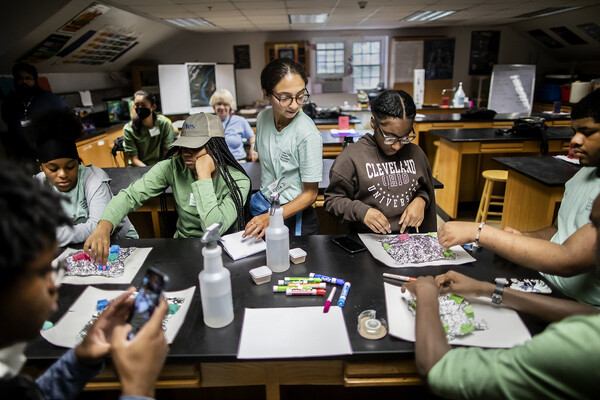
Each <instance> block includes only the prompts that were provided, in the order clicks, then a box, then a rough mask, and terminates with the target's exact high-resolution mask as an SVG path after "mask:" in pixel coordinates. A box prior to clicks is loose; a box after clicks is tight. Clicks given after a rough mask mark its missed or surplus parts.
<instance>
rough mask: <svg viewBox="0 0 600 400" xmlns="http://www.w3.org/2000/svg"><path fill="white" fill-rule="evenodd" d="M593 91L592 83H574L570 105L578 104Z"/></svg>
mask: <svg viewBox="0 0 600 400" xmlns="http://www.w3.org/2000/svg"><path fill="white" fill-rule="evenodd" d="M591 91H592V83H591V82H579V81H577V82H573V84H571V97H570V98H569V103H577V102H578V101H579V100H581V99H583V98H584V97H585V96H587V95H588V94H589V93H590V92H591Z"/></svg>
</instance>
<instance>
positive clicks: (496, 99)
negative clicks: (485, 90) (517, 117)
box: [488, 64, 535, 113]
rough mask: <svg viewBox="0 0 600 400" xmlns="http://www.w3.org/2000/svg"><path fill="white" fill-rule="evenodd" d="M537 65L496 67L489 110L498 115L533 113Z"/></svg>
mask: <svg viewBox="0 0 600 400" xmlns="http://www.w3.org/2000/svg"><path fill="white" fill-rule="evenodd" d="M534 86H535V65H519V64H514V65H508V64H507V65H500V64H498V65H494V70H493V71H492V81H491V83H490V95H489V98H488V109H490V110H494V111H496V112H497V113H531V109H532V107H533V89H534Z"/></svg>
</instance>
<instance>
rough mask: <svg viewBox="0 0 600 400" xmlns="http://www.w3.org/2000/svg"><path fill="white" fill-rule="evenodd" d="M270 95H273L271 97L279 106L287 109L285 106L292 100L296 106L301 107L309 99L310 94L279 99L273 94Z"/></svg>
mask: <svg viewBox="0 0 600 400" xmlns="http://www.w3.org/2000/svg"><path fill="white" fill-rule="evenodd" d="M272 95H273V97H275V98H276V99H277V101H278V102H279V104H281V105H282V106H283V107H287V106H289V105H291V104H292V100H294V99H295V100H296V104H298V105H299V106H301V105H302V104H304V103H306V102H308V98H309V97H310V93H308V92H305V93H304V94H301V95H299V96H296V97H287V96H282V97H279V96H278V95H276V94H275V93H272Z"/></svg>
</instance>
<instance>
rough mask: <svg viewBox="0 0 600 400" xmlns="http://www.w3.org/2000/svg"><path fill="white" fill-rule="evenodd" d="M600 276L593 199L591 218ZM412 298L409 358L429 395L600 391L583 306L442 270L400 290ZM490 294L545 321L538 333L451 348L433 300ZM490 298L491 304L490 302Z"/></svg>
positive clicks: (596, 342)
mask: <svg viewBox="0 0 600 400" xmlns="http://www.w3.org/2000/svg"><path fill="white" fill-rule="evenodd" d="M591 220H592V224H593V225H594V228H595V235H596V237H597V240H596V243H597V245H596V249H595V251H596V270H595V277H597V278H600V196H599V197H598V198H597V199H596V201H595V202H594V207H593V209H592V213H591ZM403 288H406V289H408V290H409V291H410V292H411V293H413V294H414V295H415V296H416V299H417V315H416V332H415V337H416V338H417V340H416V343H415V356H416V362H417V368H418V370H419V372H420V373H421V374H422V375H423V376H426V378H427V384H428V385H429V387H430V388H431V390H432V391H433V392H434V393H435V394H437V395H439V396H442V397H447V398H453V399H542V398H543V399H550V398H553V399H566V398H570V399H587V398H589V399H596V398H598V393H600V314H599V311H598V310H597V309H596V308H594V307H591V306H589V305H587V304H582V303H578V302H575V301H571V300H563V299H557V298H553V297H549V296H544V295H538V294H532V293H523V292H519V291H516V290H512V289H510V288H504V289H503V288H502V287H501V286H498V287H495V286H494V285H493V284H492V283H488V282H481V281H477V280H474V279H471V278H468V277H466V276H464V275H462V274H459V273H458V272H454V271H449V272H447V273H446V274H444V275H438V276H437V277H436V278H435V280H434V278H433V277H431V276H427V277H421V278H419V279H417V280H416V281H413V282H409V283H407V284H405V285H404V286H403ZM440 293H454V294H457V295H460V296H483V297H488V298H489V297H491V298H492V300H493V301H495V302H496V303H497V304H500V303H501V304H504V305H506V306H508V307H511V308H514V309H515V310H517V311H520V312H525V313H528V314H531V315H534V316H536V317H538V318H540V319H542V320H545V321H548V322H556V323H553V324H551V325H549V326H548V327H547V328H546V329H545V330H544V332H542V333H540V334H538V335H536V336H534V337H533V338H532V339H531V340H530V341H529V342H527V343H525V344H523V345H519V346H515V347H513V348H511V349H488V350H484V349H482V348H477V347H471V348H466V347H461V348H455V349H452V348H451V347H450V345H449V344H448V342H447V341H446V335H445V332H444V328H443V327H442V323H441V322H440V315H439V306H438V296H439V295H440ZM494 299H495V300H494Z"/></svg>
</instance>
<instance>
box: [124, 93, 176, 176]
mask: <svg viewBox="0 0 600 400" xmlns="http://www.w3.org/2000/svg"><path fill="white" fill-rule="evenodd" d="M133 101H134V104H135V115H134V116H133V119H132V120H131V121H130V122H129V123H128V124H127V125H125V127H123V149H124V151H125V154H127V155H128V156H129V158H130V160H131V163H132V164H133V165H134V166H136V167H145V166H146V165H154V164H156V163H157V162H159V161H160V160H161V159H162V157H163V155H164V154H165V153H166V152H167V151H169V148H170V147H171V143H172V142H173V136H176V135H177V129H175V127H174V126H173V124H172V123H171V120H169V118H167V117H165V116H164V115H159V114H156V112H155V110H156V99H155V97H154V95H152V94H150V93H147V92H145V91H143V90H138V91H137V92H135V94H134V95H133Z"/></svg>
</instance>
